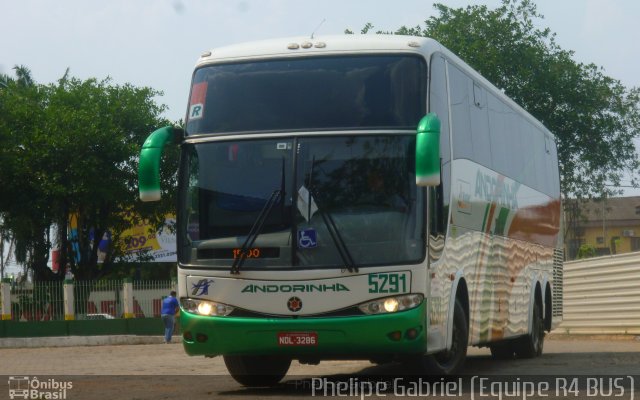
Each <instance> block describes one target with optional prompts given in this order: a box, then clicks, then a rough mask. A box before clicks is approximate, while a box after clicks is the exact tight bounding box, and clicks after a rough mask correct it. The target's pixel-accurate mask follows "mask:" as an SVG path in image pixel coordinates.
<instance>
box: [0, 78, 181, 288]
mask: <svg viewBox="0 0 640 400" xmlns="http://www.w3.org/2000/svg"><path fill="white" fill-rule="evenodd" d="M0 82H4V85H0V162H1V163H2V165H3V168H2V171H1V172H0V185H1V187H3V192H4V193H6V195H5V194H4V193H3V196H0V213H2V214H3V215H4V219H3V221H4V226H5V227H6V228H8V229H10V230H11V232H12V233H13V237H14V238H15V240H16V242H15V244H16V258H17V261H18V262H22V263H26V264H27V266H28V267H29V268H31V269H32V270H33V271H34V272H35V276H36V279H39V280H42V279H55V278H60V277H61V276H57V277H56V276H54V275H53V274H52V273H51V271H50V269H49V268H48V267H47V261H48V255H49V252H50V250H51V248H52V241H53V240H54V238H52V237H51V236H54V237H55V238H57V241H58V242H59V243H58V245H59V247H60V249H61V250H62V251H61V257H60V262H61V265H65V264H66V263H67V262H69V263H70V264H71V266H72V271H73V273H74V275H75V276H76V278H84V279H92V278H98V277H100V276H102V275H104V274H106V273H108V272H109V271H110V270H111V269H112V268H113V266H114V262H116V261H118V260H120V259H121V258H122V257H124V254H123V252H122V248H123V246H122V238H120V234H119V233H120V232H122V231H123V230H124V229H125V228H126V227H128V226H129V225H130V224H131V222H132V220H131V218H133V219H136V218H139V217H140V216H143V217H148V218H152V219H153V220H154V222H156V223H159V221H160V220H161V219H162V218H163V215H164V213H165V212H169V211H174V210H173V203H172V196H171V191H169V192H168V193H167V194H166V195H165V196H164V197H165V199H164V201H163V203H162V204H161V206H160V207H158V208H156V207H157V204H155V205H154V207H150V206H149V205H146V204H144V203H141V202H140V201H138V200H137V156H138V154H139V151H140V146H141V145H142V143H143V142H144V139H145V138H146V136H147V135H148V134H149V133H150V132H151V131H152V130H154V129H155V128H157V127H159V126H162V125H165V124H167V121H165V120H163V119H162V118H161V117H160V114H161V113H162V111H163V110H164V106H162V105H158V104H156V102H155V100H154V97H155V96H157V95H160V94H161V93H159V92H157V91H155V90H153V89H150V88H138V87H134V86H132V85H129V84H125V85H114V84H112V82H111V81H110V80H109V79H105V80H101V81H98V80H96V79H88V80H84V81H83V80H80V79H77V78H72V77H69V74H68V71H67V73H65V75H64V76H63V78H61V79H60V80H59V81H58V82H57V83H55V84H48V85H40V84H36V83H35V82H34V81H33V79H31V75H30V73H29V71H28V69H26V68H24V67H20V68H16V79H12V78H11V77H7V76H4V77H1V79H0ZM168 157H169V158H170V159H171V160H169V162H167V163H166V166H167V168H166V169H165V170H163V171H162V175H163V179H164V181H165V185H164V186H163V187H165V188H167V189H169V188H172V187H175V174H174V173H173V172H172V171H175V169H176V160H177V156H176V154H175V152H169V153H168ZM71 215H77V219H78V237H77V240H76V241H75V243H71V242H70V241H69V238H68V235H67V232H68V228H69V219H70V216H71ZM52 227H54V228H55V231H56V234H54V235H51V233H50V232H51V228H52ZM105 232H110V233H111V235H112V236H111V238H112V241H113V242H114V245H113V246H110V248H109V249H108V254H107V257H106V259H105V261H104V263H98V246H97V240H94V238H98V239H99V238H102V237H103V235H104V234H105ZM72 245H75V247H76V249H77V252H79V254H80V257H79V258H78V259H76V257H74V254H75V253H76V251H74V250H73V249H72V247H73V246H72ZM61 270H62V271H61V273H60V274H61V275H62V274H63V273H64V271H63V270H64V268H62V269H61Z"/></svg>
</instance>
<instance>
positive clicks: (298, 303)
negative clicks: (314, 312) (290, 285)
mask: <svg viewBox="0 0 640 400" xmlns="http://www.w3.org/2000/svg"><path fill="white" fill-rule="evenodd" d="M287 308H288V309H289V311H291V312H298V311H300V310H301V309H302V300H300V298H298V297H291V298H290V299H289V300H288V301H287Z"/></svg>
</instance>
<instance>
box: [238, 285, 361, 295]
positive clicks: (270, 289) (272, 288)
mask: <svg viewBox="0 0 640 400" xmlns="http://www.w3.org/2000/svg"><path fill="white" fill-rule="evenodd" d="M350 291H351V289H349V288H348V287H347V286H345V285H343V284H342V283H334V284H332V285H328V284H295V285H290V284H282V285H274V284H271V285H254V284H250V285H247V286H245V287H244V288H243V289H242V290H241V293H295V292H300V293H313V292H321V293H322V292H350Z"/></svg>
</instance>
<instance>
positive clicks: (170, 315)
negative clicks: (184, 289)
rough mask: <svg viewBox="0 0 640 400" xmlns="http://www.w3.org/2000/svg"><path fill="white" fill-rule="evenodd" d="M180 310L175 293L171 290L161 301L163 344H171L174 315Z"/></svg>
mask: <svg viewBox="0 0 640 400" xmlns="http://www.w3.org/2000/svg"><path fill="white" fill-rule="evenodd" d="M179 309H180V305H179V304H178V300H177V299H176V291H175V290H172V291H171V294H170V295H169V296H168V297H165V298H164V300H162V312H161V315H160V316H161V317H162V322H163V323H164V342H165V343H171V336H172V335H173V326H174V324H175V315H176V313H177V312H178V310H179Z"/></svg>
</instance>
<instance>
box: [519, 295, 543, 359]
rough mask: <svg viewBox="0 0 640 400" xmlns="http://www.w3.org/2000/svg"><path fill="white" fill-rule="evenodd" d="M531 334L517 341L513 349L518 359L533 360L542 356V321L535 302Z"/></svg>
mask: <svg viewBox="0 0 640 400" xmlns="http://www.w3.org/2000/svg"><path fill="white" fill-rule="evenodd" d="M531 328H532V329H531V333H529V334H527V335H524V336H522V337H521V338H520V339H518V341H517V343H516V347H515V351H516V356H518V358H534V357H538V356H540V355H542V349H543V347H544V321H543V320H542V310H541V309H540V303H539V302H537V301H536V303H535V305H534V306H533V321H532V327H531Z"/></svg>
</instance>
